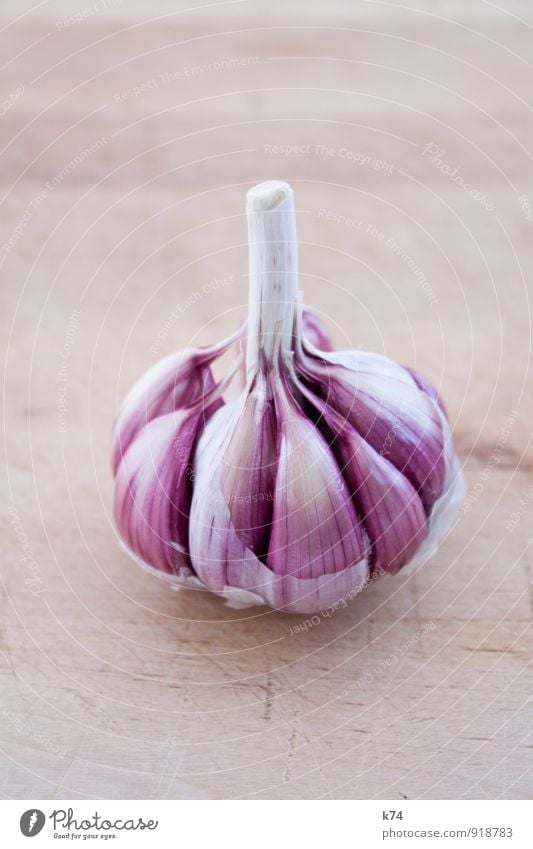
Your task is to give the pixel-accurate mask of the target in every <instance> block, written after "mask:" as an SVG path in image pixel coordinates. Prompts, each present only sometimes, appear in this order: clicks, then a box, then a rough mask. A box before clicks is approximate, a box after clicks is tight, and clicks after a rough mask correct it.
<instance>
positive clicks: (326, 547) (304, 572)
mask: <svg viewBox="0 0 533 849" xmlns="http://www.w3.org/2000/svg"><path fill="white" fill-rule="evenodd" d="M281 383H282V382H281V381H278V388H277V391H276V395H275V397H276V409H277V412H278V418H279V422H280V435H279V447H278V452H279V461H278V471H277V476H276V487H275V492H274V510H273V514H272V529H271V537H270V545H269V550H268V557H267V565H268V566H269V567H270V568H271V569H272V571H273V572H275V573H276V574H279V575H292V576H294V577H297V578H317V577H321V576H322V575H328V574H331V573H335V572H340V571H342V570H343V569H346V568H348V567H350V566H352V565H353V564H355V563H358V562H360V561H362V560H364V559H365V558H366V554H367V551H366V548H367V545H366V540H365V538H364V534H363V530H362V528H361V525H360V522H359V519H358V517H357V514H356V511H355V508H354V505H353V503H352V500H351V497H350V493H349V491H348V488H347V486H346V483H345V481H344V479H343V477H342V474H341V472H340V469H339V467H338V466H337V464H336V462H335V459H334V457H333V455H332V453H331V451H330V450H329V448H328V445H327V443H326V441H325V440H324V438H323V437H322V435H321V434H320V433H319V431H318V430H317V428H316V427H315V425H314V424H313V423H312V422H311V421H309V419H307V418H306V417H305V416H304V415H303V414H302V411H301V410H300V408H299V407H298V406H297V405H296V403H295V402H294V400H293V399H291V397H290V395H289V393H288V392H287V390H286V389H284V388H283V389H282V388H281Z"/></svg>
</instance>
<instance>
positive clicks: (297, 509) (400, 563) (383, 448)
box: [113, 182, 464, 613]
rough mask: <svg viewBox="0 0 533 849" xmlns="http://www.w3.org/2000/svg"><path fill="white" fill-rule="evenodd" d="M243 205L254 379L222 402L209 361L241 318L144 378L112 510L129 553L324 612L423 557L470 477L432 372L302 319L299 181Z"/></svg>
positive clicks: (226, 588) (228, 587)
mask: <svg viewBox="0 0 533 849" xmlns="http://www.w3.org/2000/svg"><path fill="white" fill-rule="evenodd" d="M247 214H248V227H249V242H250V312H249V317H248V322H247V346H246V378H245V380H246V385H245V387H244V389H240V390H239V394H238V396H237V397H236V398H235V397H234V395H235V388H234V389H233V392H228V393H227V396H226V397H227V399H229V398H232V399H233V400H231V401H230V400H227V403H225V404H223V398H222V391H221V390H220V391H219V390H218V389H217V387H216V385H215V382H214V379H213V377H212V374H211V371H210V365H211V362H212V361H213V359H214V358H215V357H216V356H218V355H219V353H221V352H222V351H224V350H226V349H227V348H228V347H229V345H230V344H231V343H232V342H234V341H235V340H236V339H238V338H239V337H242V331H241V332H240V333H239V334H236V335H235V337H233V338H232V339H231V340H226V342H225V343H222V345H220V346H218V347H217V348H212V349H205V350H204V351H202V350H201V349H200V350H194V351H191V352H187V355H186V356H185V357H184V354H183V353H181V354H180V355H172V356H173V357H174V360H173V359H172V357H171V358H167V359H166V360H165V361H164V362H163V363H162V364H160V365H158V366H157V367H155V369H154V370H153V371H152V373H149V374H148V375H147V376H146V377H145V378H144V379H143V380H142V381H140V382H139V384H138V385H137V387H136V389H135V390H134V391H133V392H132V394H130V396H129V400H128V402H127V403H126V405H125V407H124V409H123V412H122V414H121V417H120V419H119V422H118V424H117V426H116V429H115V439H114V451H113V456H114V467H115V469H116V470H117V491H116V501H115V513H116V517H117V523H118V525H119V529H120V531H121V535H122V537H123V540H124V542H125V545H126V547H127V550H128V551H129V553H130V554H132V556H133V557H135V559H136V560H137V561H138V562H140V563H141V564H142V565H143V566H145V567H146V568H148V569H151V570H152V571H156V573H157V574H159V575H161V574H162V573H163V572H164V573H165V579H166V580H170V581H171V582H172V583H173V585H174V586H176V587H178V586H180V585H183V586H188V587H193V588H195V589H209V590H210V591H212V592H215V593H217V594H219V595H221V596H223V597H224V598H226V601H227V603H228V604H230V605H231V606H234V607H247V606H250V605H257V604H267V605H269V606H271V607H273V608H277V609H280V610H283V611H286V612H291V613H317V612H320V611H321V610H324V609H325V608H330V607H332V606H336V605H338V604H339V603H340V602H342V601H343V600H345V599H348V598H353V597H355V596H356V595H357V594H358V593H359V592H360V591H361V590H362V589H364V587H365V586H366V585H367V583H368V581H369V580H371V579H372V578H374V577H377V576H380V575H382V574H384V573H386V572H395V571H397V570H398V569H400V568H406V567H407V566H408V567H410V568H412V566H413V565H416V564H417V563H420V562H422V561H424V560H425V559H427V557H428V556H430V555H431V554H432V553H433V552H434V550H435V549H436V547H437V545H438V543H439V541H440V539H441V538H442V536H443V535H444V534H445V533H446V532H447V531H448V530H449V528H450V526H451V525H452V523H453V521H454V519H455V516H456V513H457V510H458V507H459V505H460V503H461V501H462V499H463V497H464V482H463V478H462V475H461V472H460V469H459V465H458V461H457V458H456V455H455V451H454V448H453V443H452V438H451V433H450V429H449V425H448V422H447V419H446V415H445V413H444V409H443V406H442V403H441V402H440V399H439V398H438V395H437V393H436V392H435V390H434V389H433V388H432V387H431V386H430V385H429V384H428V383H427V382H426V381H425V380H424V379H423V378H418V376H417V375H415V374H414V373H410V372H409V371H408V370H407V369H405V368H404V367H402V366H400V365H398V364H397V363H394V362H393V361H391V360H389V359H388V358H386V357H384V356H381V355H378V354H372V353H368V352H363V351H345V352H337V353H336V352H333V351H331V350H327V351H326V349H329V348H330V345H329V340H328V338H327V335H326V334H325V332H324V331H323V329H322V326H321V323H320V322H319V321H318V320H317V319H315V318H311V319H309V318H306V319H305V320H304V322H303V323H304V330H305V326H306V324H307V328H308V331H309V333H308V337H307V338H305V332H304V333H302V331H301V329H300V326H301V324H302V321H301V319H300V317H299V316H300V314H301V309H300V306H299V304H300V294H299V292H298V288H297V253H296V230H295V218H294V205H293V196H292V190H291V189H290V186H288V185H287V184H286V183H278V182H271V183H264V184H261V185H260V186H257V187H255V189H253V190H251V192H249V194H248V206H247ZM313 342H314V343H315V344H316V343H317V342H318V343H319V344H320V345H321V347H322V348H323V349H324V350H318V349H317V348H316V347H314V344H313ZM206 352H207V354H206ZM178 364H179V379H177V378H176V377H175V376H174V374H173V370H174V369H175V368H176V366H177V365H178ZM241 374H242V372H241ZM241 386H242V384H241ZM204 398H205V402H204ZM213 399H216V400H215V401H213ZM194 405H196V406H194ZM198 405H200V407H201V409H202V412H203V414H202V415H201V416H199V415H196V409H197V408H199V406H198ZM179 410H183V414H181V413H180V414H179V415H178V414H177V413H176V411H179ZM176 416H177V417H176ZM158 422H160V424H158ZM182 422H185V423H186V426H185V425H184V424H182ZM191 422H193V423H194V428H193V427H191V425H190V423H191ZM176 434H177V436H176ZM180 434H181V436H180ZM176 439H177V440H178V443H179V444H180V445H182V444H185V445H186V447H187V451H186V452H185V453H184V451H183V448H182V449H181V453H180V455H179V456H177V455H176V453H175V443H176ZM167 442H168V445H167V444H166V443H167ZM144 455H150V456H146V461H143V456H144ZM178 461H179V462H178ZM146 463H149V464H150V465H149V466H148V465H146ZM185 463H187V466H185ZM189 466H190V474H189ZM191 482H192V486H191ZM185 485H186V486H187V487H188V488H187V489H185V488H184V487H185ZM176 487H177V488H178V491H176ZM173 488H174V489H173ZM189 491H190V494H189V495H188V494H187V493H189ZM178 537H179V539H178ZM154 567H155V568H154Z"/></svg>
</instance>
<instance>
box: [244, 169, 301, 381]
mask: <svg viewBox="0 0 533 849" xmlns="http://www.w3.org/2000/svg"><path fill="white" fill-rule="evenodd" d="M246 215H247V220H248V248H249V274H250V287H249V314H248V342H247V348H246V370H247V375H248V380H249V381H251V380H252V379H253V377H254V375H255V374H256V373H257V370H258V369H263V370H265V371H268V370H270V368H271V367H272V365H273V364H274V363H275V362H276V361H277V359H278V358H279V355H280V354H283V353H284V352H286V351H290V350H291V348H292V338H293V331H294V320H295V311H296V297H297V288H298V256H297V247H296V221H295V214H294V196H293V192H292V189H291V187H290V186H289V184H288V183H284V182H281V181H279V180H269V181H267V182H266V183H260V184H259V185H258V186H255V187H254V188H253V189H250V191H249V192H248V194H247V196H246Z"/></svg>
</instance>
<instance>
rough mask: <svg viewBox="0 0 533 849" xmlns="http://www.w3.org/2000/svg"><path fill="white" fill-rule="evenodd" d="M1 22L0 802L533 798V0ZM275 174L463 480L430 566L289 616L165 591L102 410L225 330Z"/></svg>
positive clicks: (177, 5)
mask: <svg viewBox="0 0 533 849" xmlns="http://www.w3.org/2000/svg"><path fill="white" fill-rule="evenodd" d="M187 5H189V6H192V10H191V11H184V10H186V8H187ZM309 7H311V8H309ZM267 8H268V17H267V11H266V10H267ZM81 12H84V13H85V16H84V17H79V18H74V19H73V18H72V15H74V14H78V13H81ZM0 15H1V18H0V29H1V32H0V43H1V46H2V63H3V70H2V78H1V93H2V98H3V99H5V100H7V99H8V98H9V97H10V95H11V98H10V100H9V105H8V106H7V108H6V105H5V104H4V106H3V107H2V117H1V124H0V128H1V139H0V142H1V145H0V147H1V151H2V152H1V164H2V168H1V177H0V178H1V183H2V185H1V210H2V242H3V245H2V248H1V251H0V261H1V263H2V266H1V269H2V296H1V297H2V305H1V315H2V346H3V348H5V364H6V370H5V375H4V388H5V408H4V413H5V419H4V423H5V450H6V458H7V474H6V476H5V477H4V476H2V488H3V503H4V505H5V510H4V525H3V536H2V555H3V556H2V561H3V589H2V610H1V620H0V621H1V626H0V635H1V654H0V661H1V671H2V687H1V705H0V733H1V749H2V760H1V766H0V792H1V793H2V794H3V796H5V797H13V798H32V797H41V798H67V797H71V798H83V797H99V798H106V797H113V798H121V797H122V798H145V797H148V798H191V797H215V798H232V797H246V798H253V797H255V798H265V797H275V798H283V799H292V798H308V797H313V798H324V797H326V798H344V797H348V798H369V797H372V798H389V799H401V798H491V799H492V798H502V797H504V798H524V797H531V795H532V792H531V791H532V772H531V769H532V751H533V748H532V744H533V739H532V736H531V727H532V722H531V710H530V708H528V699H529V697H530V693H531V689H532V678H531V671H530V670H529V671H528V660H529V658H530V657H531V639H530V633H529V634H528V629H529V628H530V623H531V613H532V596H531V571H532V566H531V563H532V560H531V549H530V543H531V522H532V518H533V485H532V484H533V482H532V476H531V471H532V467H533V458H532V453H531V450H530V438H531V424H532V421H533V415H532V414H533V404H532V401H531V372H530V367H529V362H530V341H531V340H530V327H531V314H530V301H529V298H530V292H531V274H532V258H533V257H532V255H533V229H532V228H533V224H532V223H531V222H530V221H528V215H527V209H528V207H527V204H528V203H529V204H530V205H531V206H532V207H533V166H532V159H531V139H532V118H531V106H530V103H531V92H532V82H533V77H532V67H531V62H533V43H532V39H531V28H532V26H533V18H532V17H531V8H530V6H529V5H528V3H526V2H525V0H524V2H519V0H516V1H515V0H502V2H500V3H499V4H494V3H489V2H482V0H479V2H472V3H463V2H458V1H457V0H456V2H454V1H453V0H452V2H446V3H443V2H440V0H439V2H432V3H429V2H425V3H420V2H418V0H413V2H412V3H410V4H408V7H407V6H403V5H401V4H400V3H395V2H377V0H376V2H361V3H359V2H357V3H356V2H347V0H346V2H341V0H332V2H327V3H326V2H319V3H313V4H310V3H308V2H305V3H304V2H303V0H296V2H293V3H290V4H287V3H281V2H277V0H273V2H269V3H268V4H267V5H265V4H262V3H260V2H259V0H250V2H233V3H231V2H228V3H215V4H210V5H209V6H205V8H204V9H202V8H201V6H200V4H184V3H182V2H181V0H180V2H165V3H163V2H158V3H155V2H148V0H146V2H144V0H143V2H141V0H137V1H136V2H133V3H129V2H128V3H125V2H124V3H118V2H116V3H112V2H110V3H108V7H107V8H106V9H104V8H103V7H102V6H100V7H98V6H93V5H92V4H91V3H86V4H85V5H84V2H83V0H76V2H75V3H71V2H70V0H69V2H68V3H67V2H66V0H65V2H63V3H60V2H57V0H49V2H46V0H45V2H42V3H40V4H37V5H35V8H34V9H33V11H32V4H30V3H28V2H23V3H21V2H20V0H17V2H15V0H8V2H5V0H4V2H3V3H2V9H1V12H0ZM21 87H23V90H22V89H21ZM135 87H137V89H140V91H139V90H136V91H135V90H134V89H135ZM276 145H281V146H283V147H282V148H281V149H279V148H278V149H277V150H276V148H275V147H274V146H276ZM431 145H433V147H428V146H431ZM294 146H304V147H303V148H302V149H300V150H296V151H295V150H294ZM315 146H317V147H315ZM439 148H440V149H442V150H443V152H441V153H438V154H436V153H435V151H436V149H439ZM454 169H457V170H454ZM272 177H278V178H281V179H287V180H289V181H290V182H291V183H292V185H293V186H294V189H295V192H296V201H297V207H298V228H299V237H300V264H301V287H302V288H303V289H304V291H305V296H306V302H307V303H308V304H309V306H311V307H314V308H315V309H317V310H318V311H319V312H321V313H322V315H323V316H324V318H325V320H326V322H327V324H328V327H329V328H330V330H331V332H332V334H333V335H334V337H335V341H336V343H337V345H338V346H341V347H355V346H363V347H368V348H371V349H374V350H378V351H382V352H385V353H387V354H388V355H390V356H392V357H394V358H396V359H398V360H400V361H401V362H404V363H406V364H409V365H412V366H416V367H418V368H420V369H421V370H423V371H424V372H425V373H427V374H428V376H430V377H431V378H432V379H433V380H434V382H435V383H436V384H437V385H438V386H439V388H440V389H441V391H442V393H443V395H444V397H445V399H446V403H447V405H448V409H449V413H450V417H451V419H452V421H453V425H454V432H455V436H456V441H457V446H458V450H459V452H460V456H461V461H462V462H463V464H464V469H465V474H466V477H467V481H468V487H469V495H468V498H467V502H466V505H465V507H464V509H463V510H462V512H461V514H460V516H459V519H458V522H457V525H456V527H455V529H454V530H453V532H452V533H451V534H450V535H449V537H448V538H447V540H446V541H445V543H444V544H443V546H442V548H441V549H440V551H439V553H438V555H437V556H436V557H435V558H434V559H433V560H432V561H431V562H430V563H428V564H427V565H426V566H425V567H424V568H423V569H421V570H419V571H418V572H416V573H415V574H411V575H409V574H403V575H400V576H399V577H397V578H394V579H388V580H384V581H382V582H381V583H377V584H375V585H373V586H371V587H370V588H369V589H368V590H367V591H366V592H365V593H364V595H361V596H360V597H359V598H358V599H357V600H356V601H355V602H354V603H353V604H352V605H351V606H350V607H349V609H347V610H342V611H340V612H339V613H338V614H337V615H336V616H334V617H332V618H326V617H321V618H320V619H319V620H318V622H316V620H315V621H314V622H313V623H311V625H309V624H308V625H307V626H306V625H305V619H306V617H290V616H287V615H280V614H277V613H272V612H269V611H266V610H264V609H253V610H249V611H244V612H235V611H231V610H229V609H228V608H226V607H225V606H224V605H223V604H222V602H221V601H220V600H217V599H216V598H213V597H210V596H207V595H205V594H202V593H192V592H181V593H173V592H171V591H170V590H169V589H168V588H167V587H166V586H165V585H164V584H163V583H161V582H160V581H158V580H157V579H155V578H153V577H151V576H150V575H148V574H145V573H143V572H142V571H141V570H138V569H137V568H135V567H134V566H133V565H132V564H131V563H130V562H129V561H128V559H127V558H126V556H125V555H124V554H123V553H122V552H121V550H120V549H119V547H118V543H117V538H116V534H115V530H114V527H113V522H112V515H111V503H112V477H111V473H110V468H109V458H108V454H109V443H110V429H111V426H112V422H113V418H114V415H115V412H116V409H117V405H118V403H119V400H120V399H121V398H122V397H123V396H124V393H125V391H126V390H127V388H128V387H129V386H130V385H131V383H132V382H133V380H134V379H135V378H136V377H137V376H139V375H140V374H141V373H142V372H143V370H144V369H145V368H146V367H147V366H148V365H149V364H151V363H152V362H153V361H154V360H155V359H156V358H157V357H158V356H161V355H163V354H165V353H167V352H169V351H171V350H173V349H175V348H177V347H181V346H183V345H185V344H187V343H189V342H191V341H194V342H197V343H202V344H203V343H206V342H208V341H213V340H215V339H218V338H220V337H221V336H222V335H223V334H227V333H229V332H230V331H231V330H232V329H233V328H234V327H235V325H236V324H237V322H238V321H239V320H240V318H241V316H242V313H243V309H244V303H245V301H246V285H247V278H246V273H247V267H246V246H245V220H244V215H243V209H244V195H245V191H246V190H247V188H249V187H250V186H251V185H252V184H253V183H255V182H258V181H260V180H263V179H267V178H272ZM524 196H525V198H526V199H525V200H524ZM343 217H344V218H343ZM530 217H533V213H532V214H531V215H530ZM346 219H350V220H348V221H347V220H346ZM213 281H215V282H213ZM302 623H304V624H303V627H302ZM296 626H300V627H299V630H297V629H296Z"/></svg>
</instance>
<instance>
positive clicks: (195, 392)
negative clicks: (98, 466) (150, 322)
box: [111, 328, 244, 473]
mask: <svg viewBox="0 0 533 849" xmlns="http://www.w3.org/2000/svg"><path fill="white" fill-rule="evenodd" d="M243 332H244V330H243V328H239V330H237V331H236V333H234V334H232V336H230V337H229V338H228V339H225V340H224V341H223V342H222V343H220V344H218V345H213V346H210V347H207V348H184V349H182V350H179V351H176V352H175V353H173V354H169V355H168V356H167V357H164V358H163V359H162V360H160V361H159V362H157V363H155V365H153V366H152V367H151V368H150V369H148V371H147V372H145V374H144V375H143V376H142V377H141V378H140V380H138V381H137V383H135V384H134V386H133V387H132V388H131V389H130V391H129V392H128V394H127V396H126V398H125V400H124V402H123V403H122V406H121V409H120V412H119V415H118V418H117V420H116V422H115V427H114V429H113V436H112V448H111V463H112V467H113V472H114V473H116V471H117V468H118V464H119V463H120V460H121V458H122V457H123V455H124V454H125V453H126V451H127V450H128V448H129V446H130V445H131V443H132V441H133V440H134V439H135V437H136V436H137V434H138V433H139V431H140V430H141V429H142V428H143V427H144V426H145V425H146V424H148V422H150V421H152V419H154V418H157V417H158V416H163V415H165V414H166V413H171V412H173V411H174V410H179V409H181V408H182V407H186V406H190V405H191V404H194V403H195V402H196V401H198V400H199V399H200V398H201V397H202V396H203V395H205V394H206V393H207V392H209V391H210V390H212V389H213V387H214V386H215V380H214V378H213V374H212V372H211V364H212V363H213V361H214V360H215V359H216V358H217V357H219V356H221V355H222V354H223V353H224V352H225V351H226V350H227V349H228V348H230V347H231V345H233V344H234V343H235V342H236V341H238V340H239V339H240V338H241V337H242V335H243Z"/></svg>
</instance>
